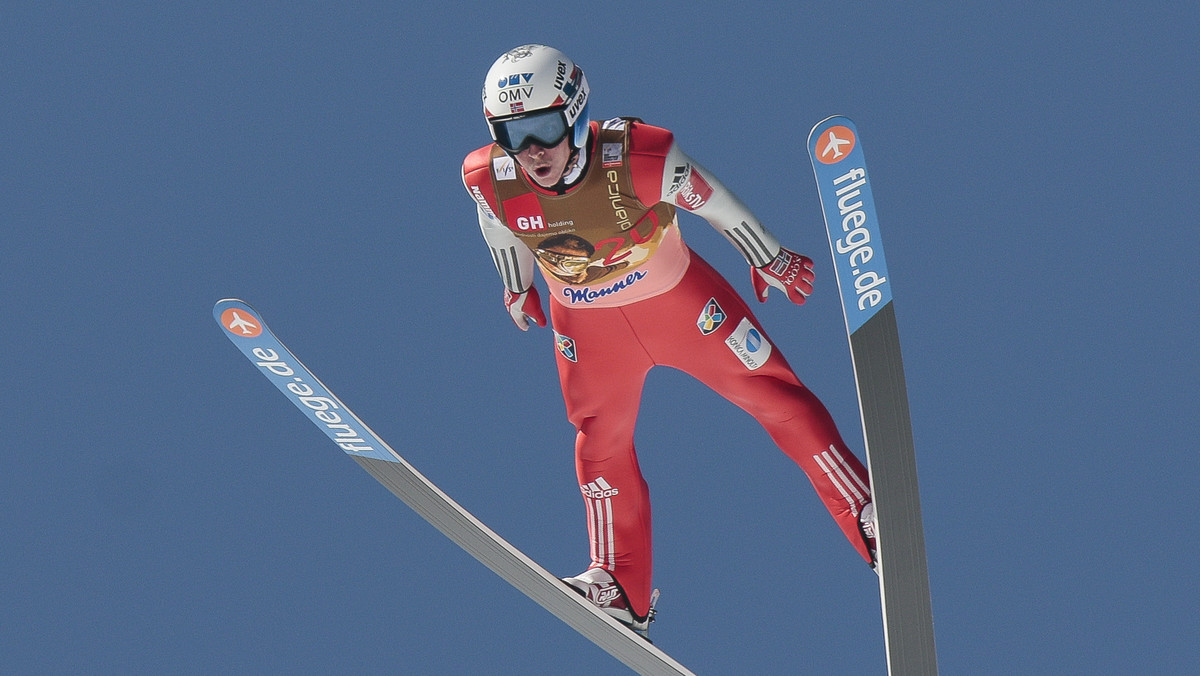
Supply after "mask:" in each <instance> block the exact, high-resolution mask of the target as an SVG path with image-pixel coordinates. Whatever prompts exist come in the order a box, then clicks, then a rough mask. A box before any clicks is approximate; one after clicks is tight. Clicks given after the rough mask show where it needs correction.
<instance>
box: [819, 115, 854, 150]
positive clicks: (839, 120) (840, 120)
mask: <svg viewBox="0 0 1200 676" xmlns="http://www.w3.org/2000/svg"><path fill="white" fill-rule="evenodd" d="M835 125H841V126H843V127H850V128H851V129H854V128H855V127H854V122H852V121H851V120H850V118H848V117H846V116H845V115H830V116H829V117H827V118H825V119H824V120H821V121H820V122H818V123H816V124H814V125H813V128H812V129H811V130H810V131H809V132H808V140H809V145H810V146H811V145H812V139H813V138H814V137H815V136H816V135H817V134H819V133H820V132H822V131H824V130H825V129H828V128H829V127H832V126H835Z"/></svg>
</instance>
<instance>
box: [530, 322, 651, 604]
mask: <svg viewBox="0 0 1200 676" xmlns="http://www.w3.org/2000/svg"><path fill="white" fill-rule="evenodd" d="M550 307H551V310H550V312H551V317H552V318H553V326H554V330H555V333H556V334H558V335H557V336H556V340H557V342H558V345H559V350H558V354H557V355H556V357H555V358H556V360H557V363H558V373H559V381H560V383H561V385H562V391H563V398H564V400H565V401H566V406H567V418H568V419H569V420H570V421H571V423H572V424H573V425H574V426H575V429H576V430H577V433H576V438H575V469H576V474H577V476H578V479H579V485H580V490H581V491H582V493H583V500H584V504H585V506H586V508H587V519H588V535H589V540H590V542H591V558H592V562H591V566H592V567H598V568H603V569H605V570H607V571H609V572H610V573H612V575H613V577H614V578H616V580H617V583H618V584H619V585H620V586H621V587H622V589H623V590H624V591H625V594H626V596H627V598H628V599H629V602H630V604H631V605H632V610H633V612H634V614H635V615H638V616H640V617H644V616H645V615H646V613H647V612H648V610H649V607H650V589H651V584H652V582H651V574H652V567H653V557H652V541H651V520H650V494H649V490H648V489H647V486H646V482H645V480H644V479H643V478H642V473H641V469H640V468H639V467H638V461H637V453H636V451H635V449H634V445H633V435H634V424H635V422H636V420H637V413H638V406H639V404H640V401H641V394H642V387H643V384H644V383H645V379H646V373H647V371H649V370H650V367H651V366H652V365H653V364H652V363H651V361H650V359H649V357H648V356H647V355H646V353H645V351H644V350H643V349H642V347H641V345H640V344H639V343H638V341H637V339H636V337H635V336H634V335H633V332H632V330H631V329H630V327H629V324H628V322H627V321H626V319H625V317H624V314H623V312H622V310H621V309H620V308H584V309H567V308H565V307H563V306H562V305H561V304H559V303H557V302H551V303H550Z"/></svg>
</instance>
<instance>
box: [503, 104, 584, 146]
mask: <svg viewBox="0 0 1200 676" xmlns="http://www.w3.org/2000/svg"><path fill="white" fill-rule="evenodd" d="M492 130H493V131H495V132H496V143H497V144H499V145H500V147H501V148H504V149H505V150H507V151H508V152H510V153H519V152H521V151H522V150H525V149H526V148H528V147H529V146H530V145H532V144H534V143H537V144H538V145H540V146H543V147H546V148H551V147H553V146H556V145H558V144H559V143H560V142H561V141H562V140H563V139H564V138H565V137H566V136H567V132H569V131H570V130H571V128H570V127H569V126H568V125H567V118H566V117H565V116H564V115H563V111H562V109H561V108H557V109H554V110H543V111H539V112H536V113H530V114H529V115H521V116H518V117H510V118H507V119H504V120H499V121H495V122H492Z"/></svg>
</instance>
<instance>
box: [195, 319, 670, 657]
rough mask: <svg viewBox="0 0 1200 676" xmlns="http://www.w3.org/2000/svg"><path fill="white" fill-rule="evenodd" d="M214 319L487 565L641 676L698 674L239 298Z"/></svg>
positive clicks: (326, 426) (315, 418)
mask: <svg viewBox="0 0 1200 676" xmlns="http://www.w3.org/2000/svg"><path fill="white" fill-rule="evenodd" d="M213 317H214V318H215V319H216V321H217V323H218V324H220V325H221V328H222V330H223V331H224V333H225V335H226V337H228V338H229V340H231V341H232V342H233V344H234V345H236V346H237V347H238V349H239V350H241V352H242V354H243V355H245V356H246V358H247V359H249V360H250V362H251V363H253V364H254V365H255V366H257V367H258V369H259V370H260V371H261V372H262V374H263V375H264V376H266V377H267V379H268V380H270V381H271V382H272V383H274V385H275V386H276V387H277V388H279V391H280V392H282V393H283V394H284V395H285V396H286V397H287V398H288V400H289V401H291V402H292V403H293V404H295V405H296V407H297V408H299V409H300V410H301V411H303V412H304V413H305V415H306V416H307V417H308V419H309V420H311V421H312V422H313V424H315V425H316V426H317V427H318V428H319V429H320V430H321V431H322V432H324V433H325V434H326V436H328V437H329V439H330V440H332V441H333V442H334V443H335V444H336V445H337V446H338V448H340V449H341V450H342V451H344V452H345V453H346V454H347V455H349V456H350V457H352V458H354V460H355V461H356V462H358V464H359V465H361V466H362V467H363V468H364V469H365V470H366V471H367V472H369V473H370V474H371V476H373V477H375V478H376V479H377V480H378V481H379V482H380V483H382V484H383V485H384V486H386V487H387V489H388V490H390V491H391V492H392V493H393V494H395V495H396V497H398V498H400V499H401V500H403V501H404V502H405V503H406V504H407V505H408V506H409V507H411V508H412V509H413V510H414V511H416V512H417V514H419V515H420V516H421V517H422V518H424V519H425V520H426V521H428V522H429V523H430V524H432V525H433V526H434V527H435V528H437V529H438V530H440V531H441V532H442V534H444V535H445V536H446V537H448V538H450V539H451V540H452V541H453V542H454V543H455V544H457V545H458V546H460V547H462V548H463V549H464V550H466V551H467V553H468V554H470V555H471V556H473V557H475V558H476V559H478V560H479V562H480V563H482V564H483V565H485V566H487V567H488V568H490V569H491V570H492V571H493V572H495V573H496V574H497V575H499V576H500V577H502V578H503V579H504V580H505V581H506V582H508V583H509V584H511V585H512V586H514V587H516V588H517V589H518V590H520V591H521V592H523V593H524V594H525V595H526V596H528V597H529V598H531V599H533V600H534V601H535V602H536V603H538V604H539V605H540V606H542V607H543V608H545V609H546V610H548V611H550V612H551V613H552V614H554V615H555V616H556V617H558V618H559V619H560V620H562V621H563V622H566V623H567V624H568V625H570V626H571V627H572V628H573V629H575V630H576V631H578V632H579V633H580V634H582V635H583V636H584V637H586V638H587V639H589V640H590V641H592V642H593V643H595V644H596V645H597V646H599V647H600V648H602V649H604V650H605V651H606V652H608V653H609V654H610V655H612V656H613V657H615V658H616V659H618V660H620V661H621V662H622V663H623V664H625V665H626V666H628V667H629V668H631V669H633V670H634V671H636V672H637V673H639V674H643V676H681V675H691V674H692V672H691V671H689V670H688V669H687V668H686V667H684V666H683V665H681V664H679V663H678V662H676V661H675V660H674V659H672V658H671V657H670V656H669V655H667V654H666V653H664V652H663V651H662V650H661V649H659V648H658V647H657V646H655V645H654V644H652V643H650V642H649V641H648V640H646V639H645V638H642V637H641V636H639V635H638V634H636V633H634V632H633V631H632V630H631V629H629V628H628V627H626V626H625V625H623V624H621V623H620V622H618V621H616V620H615V619H613V618H611V617H609V616H608V615H605V614H604V613H603V612H602V611H601V610H600V609H598V608H597V607H596V606H594V605H592V604H591V603H589V602H588V601H587V600H586V599H584V598H583V596H581V595H579V594H578V593H576V592H575V591H574V590H572V589H571V588H570V587H568V586H567V584H566V583H565V582H562V581H561V580H560V579H559V578H557V577H555V576H554V575H552V574H551V573H550V572H548V571H547V570H546V569H544V568H542V567H541V566H539V565H538V564H537V563H535V562H534V561H533V560H532V559H530V558H529V557H528V556H526V555H525V554H524V553H522V552H521V551H520V550H518V549H517V548H516V547H514V546H513V545H512V544H510V543H509V542H508V541H506V540H505V539H504V538H502V537H500V536H499V535H497V534H496V533H495V532H494V531H492V530H491V529H490V528H488V527H487V526H485V525H484V524H483V523H482V522H481V521H479V520H478V519H476V518H475V517H474V516H472V515H471V514H470V513H469V512H468V511H467V510H466V509H464V508H463V507H462V506H461V505H459V504H458V503H457V502H455V501H454V500H452V499H451V498H450V497H449V496H448V495H446V494H445V493H444V492H442V491H441V489H439V488H438V487H437V486H435V485H434V484H433V483H432V482H431V481H429V479H427V478H425V477H424V476H423V475H422V474H421V473H420V472H418V471H417V470H416V469H415V468H414V467H413V466H412V465H411V464H409V463H408V461H406V460H405V459H404V458H403V457H401V456H400V454H398V453H397V452H396V451H395V450H393V449H392V447H390V446H388V445H387V443H385V442H384V441H383V440H382V439H380V438H379V436H377V435H376V434H375V433H374V432H372V431H371V430H370V428H368V427H367V426H366V425H365V424H364V423H363V422H362V420H361V419H359V417H358V416H356V415H355V414H354V413H353V412H352V411H351V410H350V409H348V408H346V405H345V404H343V403H342V402H341V400H339V399H338V398H337V397H336V396H334V394H333V393H332V392H330V391H329V389H328V388H327V387H325V385H323V384H322V383H321V381H320V380H318V379H317V377H316V376H315V375H313V373H312V371H310V370H308V369H307V368H306V367H305V366H304V365H303V364H302V363H301V362H300V360H299V359H297V358H296V356H295V355H294V354H292V352H291V351H290V350H288V349H287V348H286V347H285V346H284V345H283V343H282V342H280V340H279V339H278V338H277V337H276V336H275V334H274V333H273V332H272V331H271V330H270V329H269V328H268V327H267V325H266V323H265V322H264V321H263V319H262V315H260V314H259V313H258V312H256V311H255V310H254V309H253V308H252V307H250V306H249V305H247V304H246V303H245V302H243V301H240V300H236V299H225V300H221V301H219V302H217V304H216V305H215V306H214V307H213Z"/></svg>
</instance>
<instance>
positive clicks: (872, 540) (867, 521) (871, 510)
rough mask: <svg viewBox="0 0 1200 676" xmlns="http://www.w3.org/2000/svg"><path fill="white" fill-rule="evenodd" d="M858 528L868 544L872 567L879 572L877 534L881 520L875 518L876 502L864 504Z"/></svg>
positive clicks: (859, 516) (859, 515)
mask: <svg viewBox="0 0 1200 676" xmlns="http://www.w3.org/2000/svg"><path fill="white" fill-rule="evenodd" d="M858 530H859V531H860V532H861V533H862V538H863V542H865V543H866V544H867V551H869V552H870V553H871V569H872V570H874V571H875V572H876V573H878V572H879V544H878V540H876V535H877V534H878V533H879V522H878V521H877V520H876V518H875V503H873V502H868V503H867V504H865V505H863V508H862V511H861V512H859V514H858Z"/></svg>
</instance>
